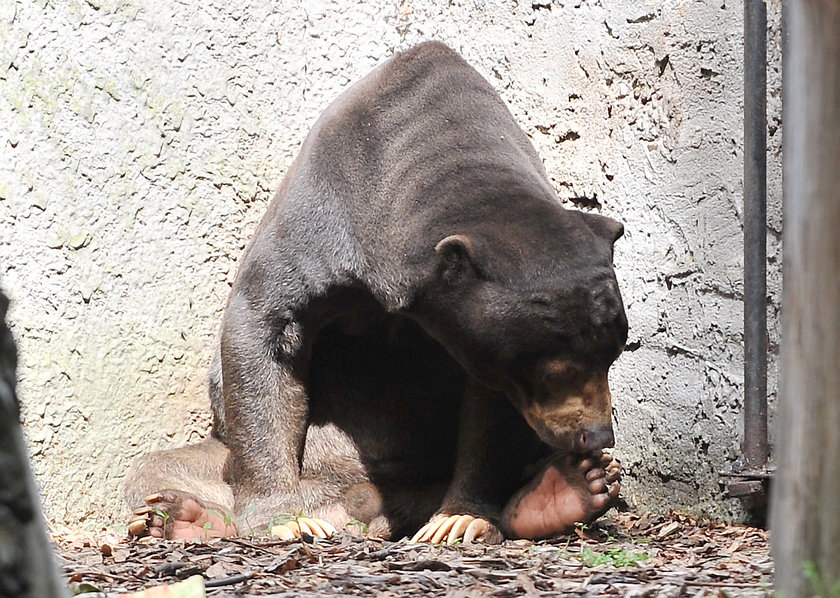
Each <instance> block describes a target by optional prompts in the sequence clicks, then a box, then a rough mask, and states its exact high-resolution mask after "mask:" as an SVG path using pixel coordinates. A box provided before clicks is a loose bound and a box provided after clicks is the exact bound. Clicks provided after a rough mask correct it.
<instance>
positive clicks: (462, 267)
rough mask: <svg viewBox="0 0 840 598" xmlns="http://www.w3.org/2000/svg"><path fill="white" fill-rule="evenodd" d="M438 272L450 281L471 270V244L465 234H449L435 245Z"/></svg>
mask: <svg viewBox="0 0 840 598" xmlns="http://www.w3.org/2000/svg"><path fill="white" fill-rule="evenodd" d="M435 253H436V254H437V256H438V272H440V273H441V275H442V276H443V277H444V278H445V279H446V280H448V281H450V282H452V281H454V280H456V279H458V278H460V277H462V276H463V275H464V274H466V273H467V272H470V271H472V270H473V268H474V266H473V244H472V241H471V240H470V238H469V237H468V236H466V235H449V236H448V237H446V238H444V239H442V240H441V241H439V242H438V244H437V245H435Z"/></svg>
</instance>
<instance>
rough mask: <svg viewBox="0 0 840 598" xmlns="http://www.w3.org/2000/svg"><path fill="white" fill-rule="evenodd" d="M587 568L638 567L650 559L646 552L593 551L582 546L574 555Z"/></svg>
mask: <svg viewBox="0 0 840 598" xmlns="http://www.w3.org/2000/svg"><path fill="white" fill-rule="evenodd" d="M574 556H575V557H577V558H578V559H580V562H582V563H583V564H584V565H585V566H587V567H597V566H599V565H612V566H613V567H637V566H638V565H639V563H641V562H642V561H646V560H647V559H649V558H650V555H648V554H645V553H644V552H631V551H629V550H627V549H626V548H610V549H609V550H608V551H606V552H598V551H595V550H592V549H591V548H590V547H589V546H586V545H584V546H582V547H581V549H580V552H579V553H578V554H575V555H574Z"/></svg>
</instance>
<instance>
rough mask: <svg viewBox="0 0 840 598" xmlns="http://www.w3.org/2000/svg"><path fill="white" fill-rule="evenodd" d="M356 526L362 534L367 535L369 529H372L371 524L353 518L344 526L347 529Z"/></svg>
mask: <svg viewBox="0 0 840 598" xmlns="http://www.w3.org/2000/svg"><path fill="white" fill-rule="evenodd" d="M354 528H355V529H356V530H358V532H359V533H360V534H361V535H362V536H366V535H367V533H368V529H370V526H369V525H368V524H367V523H365V522H364V521H359V520H358V519H351V520H350V521H348V522H347V523H346V524H345V526H344V529H346V530H352V529H354Z"/></svg>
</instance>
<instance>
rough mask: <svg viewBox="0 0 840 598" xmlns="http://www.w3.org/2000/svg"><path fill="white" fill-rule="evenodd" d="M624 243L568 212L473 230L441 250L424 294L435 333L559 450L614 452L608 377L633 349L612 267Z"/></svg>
mask: <svg viewBox="0 0 840 598" xmlns="http://www.w3.org/2000/svg"><path fill="white" fill-rule="evenodd" d="M555 208H556V209H555ZM497 222H498V221H497ZM622 233H623V226H622V225H621V224H620V223H618V222H616V221H615V220H612V219H610V218H607V217H605V216H601V215H598V214H591V213H585V212H577V211H571V210H565V209H563V208H560V207H559V206H556V207H549V208H547V209H543V210H541V213H539V214H537V215H536V218H535V215H534V214H533V213H532V214H530V217H526V218H522V217H516V216H511V217H510V219H509V220H508V221H506V222H505V223H504V226H499V225H498V224H496V225H493V224H484V225H480V226H474V227H470V229H469V230H466V231H464V232H454V233H453V234H450V235H447V236H445V237H444V238H443V239H441V240H439V242H438V243H437V244H436V246H435V253H436V265H435V267H434V273H433V274H432V275H430V278H429V282H428V284H427V286H426V288H424V289H423V291H422V293H421V296H420V301H419V304H420V305H419V306H418V307H419V309H420V311H421V312H422V313H423V315H422V316H421V318H419V319H420V321H421V323H422V324H423V325H424V327H425V328H426V329H427V330H428V331H429V332H430V334H432V336H434V337H436V338H437V339H438V340H439V341H440V342H442V343H443V345H444V346H445V347H446V348H447V350H448V351H449V352H450V353H451V354H452V355H453V357H454V358H455V359H456V360H457V361H458V362H459V363H460V364H461V366H462V367H463V368H464V369H465V370H466V371H467V373H468V374H469V375H470V376H472V377H473V378H474V379H475V380H477V381H478V382H479V383H481V384H483V385H485V386H486V387H489V388H491V389H495V390H500V391H503V392H504V393H505V394H506V395H507V396H508V397H509V399H510V400H511V401H512V402H513V404H514V405H515V406H516V408H517V409H518V410H519V412H520V413H521V414H522V415H523V417H524V418H525V420H526V421H527V422H528V424H529V425H530V426H531V427H532V428H533V429H534V431H535V432H536V433H537V434H538V435H539V437H540V438H541V439H542V440H543V441H544V442H545V443H547V444H548V445H550V446H553V447H555V448H557V449H560V450H565V451H574V452H581V453H585V452H591V451H594V450H598V449H601V448H605V447H609V446H612V445H613V442H614V437H613V429H612V404H611V398H610V390H609V385H608V383H607V372H608V370H609V367H610V366H611V365H612V363H613V362H614V361H615V359H616V358H617V357H618V355H619V354H620V353H621V351H622V349H623V347H624V343H625V342H626V340H627V318H626V316H625V313H624V306H623V303H622V300H621V295H620V293H619V289H618V284H617V282H616V278H615V272H614V271H613V266H612V255H613V251H612V249H613V243H614V242H615V241H616V240H617V239H618V238H619V237H620V236H621V235H622Z"/></svg>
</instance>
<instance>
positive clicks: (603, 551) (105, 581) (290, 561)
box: [55, 513, 773, 598]
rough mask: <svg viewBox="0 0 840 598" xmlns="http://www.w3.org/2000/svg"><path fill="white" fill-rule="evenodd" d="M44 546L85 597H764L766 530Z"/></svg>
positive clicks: (94, 537)
mask: <svg viewBox="0 0 840 598" xmlns="http://www.w3.org/2000/svg"><path fill="white" fill-rule="evenodd" d="M55 542H56V546H57V548H58V553H59V560H60V563H61V566H62V567H63V569H64V573H65V577H66V579H67V580H68V584H70V586H71V587H72V588H73V589H74V591H75V592H77V593H83V594H84V596H85V597H86V598H92V597H93V596H103V595H108V596H112V595H117V594H119V593H122V592H127V591H138V590H142V589H143V588H147V587H152V586H162V585H165V584H171V583H174V582H177V581H180V580H183V579H186V578H189V577H191V576H194V575H196V574H199V575H202V576H203V577H204V579H205V580H206V581H205V586H206V593H207V594H206V595H207V596H208V597H213V598H221V597H239V596H273V597H275V598H281V597H282V598H286V597H289V598H291V597H292V596H301V597H304V598H308V597H313V596H386V597H387V596H409V595H410V596H417V597H419V596H448V597H452V598H461V597H467V596H499V597H503V598H506V597H509V596H510V597H513V596H586V597H588V596H633V597H642V596H656V597H660V596H661V597H671V596H716V597H723V596H771V595H772V576H773V562H772V560H771V558H770V555H769V550H768V538H767V532H765V531H763V530H760V529H756V528H751V527H746V526H738V525H724V524H721V523H715V522H708V521H696V520H693V519H690V518H688V517H685V516H682V515H677V514H672V515H670V516H650V515H642V516H639V515H635V514H631V513H614V514H612V515H608V516H607V517H605V518H603V519H602V520H601V521H600V522H599V523H597V524H594V525H592V526H591V527H588V528H586V527H584V528H581V529H579V530H577V534H575V535H573V536H570V537H566V538H562V539H555V540H550V541H539V542H531V541H524V540H517V541H507V542H505V543H504V544H502V545H498V546H485V545H480V544H479V545H455V546H451V547H445V546H430V545H420V544H408V543H407V542H406V541H405V540H403V541H401V542H384V541H376V540H370V539H367V540H363V539H360V538H358V537H356V536H352V535H350V534H348V533H344V532H341V533H339V534H337V535H336V536H334V537H333V538H329V539H327V540H315V541H313V539H312V538H305V539H303V540H295V541H283V542H280V541H272V540H269V539H266V538H233V539H224V540H217V541H214V542H212V543H210V544H186V543H183V542H171V541H170V542H167V541H161V540H152V539H147V540H144V541H135V540H127V539H124V538H123V539H118V538H114V537H113V536H109V535H108V534H105V533H102V534H87V535H78V534H73V533H71V532H70V531H69V530H63V531H61V530H57V531H56V532H55ZM85 592H87V593H85Z"/></svg>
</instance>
